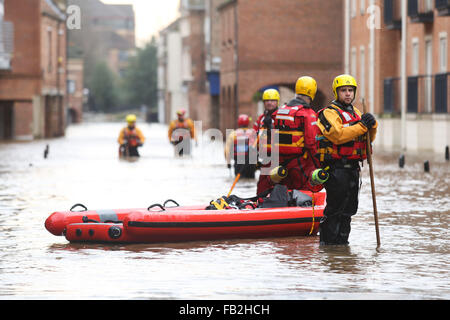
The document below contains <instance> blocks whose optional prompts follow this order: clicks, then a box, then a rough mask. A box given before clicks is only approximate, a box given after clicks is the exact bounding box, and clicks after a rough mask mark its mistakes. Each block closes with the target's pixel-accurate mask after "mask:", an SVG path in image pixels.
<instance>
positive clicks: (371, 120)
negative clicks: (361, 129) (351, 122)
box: [361, 113, 376, 129]
mask: <svg viewBox="0 0 450 320" xmlns="http://www.w3.org/2000/svg"><path fill="white" fill-rule="evenodd" d="M361 122H362V124H363V125H364V126H365V127H366V128H367V129H372V127H373V126H374V125H375V123H376V121H375V117H374V116H373V115H372V114H371V113H364V114H363V115H362V117H361Z"/></svg>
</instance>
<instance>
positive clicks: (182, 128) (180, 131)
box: [173, 120, 191, 142]
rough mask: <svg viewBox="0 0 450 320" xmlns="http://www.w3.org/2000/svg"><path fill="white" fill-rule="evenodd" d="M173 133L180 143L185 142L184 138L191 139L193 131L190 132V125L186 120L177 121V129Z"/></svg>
mask: <svg viewBox="0 0 450 320" xmlns="http://www.w3.org/2000/svg"><path fill="white" fill-rule="evenodd" d="M173 131H174V133H173V134H175V136H174V137H176V138H177V139H178V140H177V141H179V142H181V141H183V139H184V138H186V139H187V138H190V137H191V131H190V130H189V125H188V123H187V121H186V120H184V121H179V120H176V127H175V129H174V130H173Z"/></svg>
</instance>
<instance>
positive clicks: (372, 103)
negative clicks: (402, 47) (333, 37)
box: [369, 0, 376, 114]
mask: <svg viewBox="0 0 450 320" xmlns="http://www.w3.org/2000/svg"><path fill="white" fill-rule="evenodd" d="M370 6H371V7H372V8H373V6H375V0H370ZM372 10H373V9H372ZM375 29H376V25H373V26H372V27H371V28H370V40H369V41H370V45H369V50H370V51H369V110H370V113H372V114H373V113H374V110H375Z"/></svg>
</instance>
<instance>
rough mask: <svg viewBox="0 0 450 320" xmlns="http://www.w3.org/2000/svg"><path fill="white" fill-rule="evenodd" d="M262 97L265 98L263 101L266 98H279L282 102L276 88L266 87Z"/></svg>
mask: <svg viewBox="0 0 450 320" xmlns="http://www.w3.org/2000/svg"><path fill="white" fill-rule="evenodd" d="M262 99H263V101H264V100H277V101H278V102H280V93H279V92H278V90H276V89H266V90H264V93H263V96H262Z"/></svg>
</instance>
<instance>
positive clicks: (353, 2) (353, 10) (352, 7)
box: [350, 0, 356, 18]
mask: <svg viewBox="0 0 450 320" xmlns="http://www.w3.org/2000/svg"><path fill="white" fill-rule="evenodd" d="M350 15H351V17H352V18H354V17H356V0H351V4H350Z"/></svg>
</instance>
